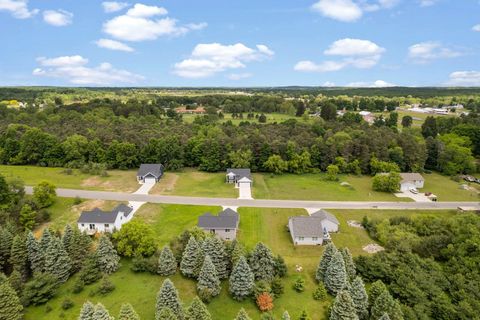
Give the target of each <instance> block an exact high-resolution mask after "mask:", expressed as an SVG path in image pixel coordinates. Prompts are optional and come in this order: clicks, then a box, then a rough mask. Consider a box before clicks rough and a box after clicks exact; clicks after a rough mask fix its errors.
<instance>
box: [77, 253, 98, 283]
mask: <svg viewBox="0 0 480 320" xmlns="http://www.w3.org/2000/svg"><path fill="white" fill-rule="evenodd" d="M101 277H102V271H101V270H100V267H99V266H98V261H97V257H96V255H95V254H90V255H89V256H88V257H87V259H86V261H85V265H84V266H83V267H82V269H81V270H80V279H82V281H83V282H84V283H85V284H92V283H94V282H96V281H98V280H99V279H100V278H101Z"/></svg>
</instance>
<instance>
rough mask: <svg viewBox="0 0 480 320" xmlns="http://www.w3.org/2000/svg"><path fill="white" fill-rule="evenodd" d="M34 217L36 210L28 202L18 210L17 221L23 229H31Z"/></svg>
mask: <svg viewBox="0 0 480 320" xmlns="http://www.w3.org/2000/svg"><path fill="white" fill-rule="evenodd" d="M36 217H37V212H36V211H35V210H33V209H32V207H31V206H30V205H29V204H24V205H23V207H22V209H21V210H20V216H19V222H20V224H21V225H22V227H23V228H24V229H25V230H32V229H33V227H34V226H35V219H36Z"/></svg>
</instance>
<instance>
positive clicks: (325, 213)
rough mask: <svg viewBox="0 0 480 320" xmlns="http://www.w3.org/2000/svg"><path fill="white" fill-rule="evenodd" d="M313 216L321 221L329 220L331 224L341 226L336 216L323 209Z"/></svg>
mask: <svg viewBox="0 0 480 320" xmlns="http://www.w3.org/2000/svg"><path fill="white" fill-rule="evenodd" d="M311 216H312V217H315V218H320V219H321V220H328V221H330V222H333V223H336V224H340V222H338V220H337V218H335V216H334V215H333V214H331V213H330V212H328V211H325V210H323V209H320V210H318V211H316V212H314V213H312V214H311Z"/></svg>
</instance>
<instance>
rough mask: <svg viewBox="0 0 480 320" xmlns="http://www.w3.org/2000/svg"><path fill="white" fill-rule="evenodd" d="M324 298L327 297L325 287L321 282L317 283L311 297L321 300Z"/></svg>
mask: <svg viewBox="0 0 480 320" xmlns="http://www.w3.org/2000/svg"><path fill="white" fill-rule="evenodd" d="M326 298H327V289H325V286H324V285H323V283H319V284H318V286H317V289H315V292H314V293H313V299H315V300H320V301H323V300H325V299H326Z"/></svg>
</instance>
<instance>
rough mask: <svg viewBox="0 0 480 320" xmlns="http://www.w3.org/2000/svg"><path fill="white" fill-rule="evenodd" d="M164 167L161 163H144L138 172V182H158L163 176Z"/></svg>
mask: <svg viewBox="0 0 480 320" xmlns="http://www.w3.org/2000/svg"><path fill="white" fill-rule="evenodd" d="M163 170H164V168H163V165H161V164H159V163H143V164H141V165H140V168H139V169H138V172H137V180H138V182H140V183H145V182H149V181H150V182H158V180H160V178H161V177H162V176H163Z"/></svg>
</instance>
